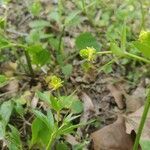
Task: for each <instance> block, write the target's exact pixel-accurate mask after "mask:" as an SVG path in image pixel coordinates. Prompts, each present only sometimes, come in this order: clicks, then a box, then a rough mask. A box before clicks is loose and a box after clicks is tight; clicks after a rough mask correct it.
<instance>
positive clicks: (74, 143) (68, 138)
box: [65, 134, 79, 145]
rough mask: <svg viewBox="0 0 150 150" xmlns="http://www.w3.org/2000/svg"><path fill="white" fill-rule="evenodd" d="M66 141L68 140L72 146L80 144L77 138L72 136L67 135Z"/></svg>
mask: <svg viewBox="0 0 150 150" xmlns="http://www.w3.org/2000/svg"><path fill="white" fill-rule="evenodd" d="M65 140H66V142H68V143H70V144H71V145H77V144H79V142H78V141H77V140H76V138H75V137H74V136H73V135H71V134H67V135H66V136H65Z"/></svg>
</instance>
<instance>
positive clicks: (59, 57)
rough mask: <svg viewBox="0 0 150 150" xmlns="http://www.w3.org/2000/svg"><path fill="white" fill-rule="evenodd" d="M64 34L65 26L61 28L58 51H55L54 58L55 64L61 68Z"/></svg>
mask: <svg viewBox="0 0 150 150" xmlns="http://www.w3.org/2000/svg"><path fill="white" fill-rule="evenodd" d="M64 33H65V25H64V26H63V28H62V32H61V35H60V37H59V44H58V50H57V52H56V53H57V54H56V57H57V62H58V64H59V65H61V66H63V64H64V62H63V60H64V55H63V51H62V47H61V46H62V40H63V35H64Z"/></svg>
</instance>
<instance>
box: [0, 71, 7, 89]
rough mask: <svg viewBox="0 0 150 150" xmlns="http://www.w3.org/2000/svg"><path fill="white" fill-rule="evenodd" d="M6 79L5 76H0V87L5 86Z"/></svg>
mask: <svg viewBox="0 0 150 150" xmlns="http://www.w3.org/2000/svg"><path fill="white" fill-rule="evenodd" d="M7 81H8V78H7V77H6V76H5V75H1V74H0V87H2V86H4V85H6V84H7Z"/></svg>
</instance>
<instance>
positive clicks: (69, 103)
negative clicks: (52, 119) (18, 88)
mask: <svg viewBox="0 0 150 150" xmlns="http://www.w3.org/2000/svg"><path fill="white" fill-rule="evenodd" d="M37 95H38V97H39V98H40V99H41V100H43V101H45V102H46V103H47V104H49V105H50V107H51V108H52V109H54V110H55V111H61V110H62V109H70V111H71V112H72V113H74V114H76V113H81V112H82V111H83V104H82V102H81V101H80V100H79V99H77V98H76V97H75V96H73V95H72V94H71V95H69V96H59V97H54V96H52V95H49V94H48V93H41V92H37Z"/></svg>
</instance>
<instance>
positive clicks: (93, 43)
mask: <svg viewBox="0 0 150 150" xmlns="http://www.w3.org/2000/svg"><path fill="white" fill-rule="evenodd" d="M76 47H77V48H78V49H79V50H81V49H85V48H86V47H93V48H95V49H96V51H100V49H101V45H100V44H99V42H97V40H96V38H95V37H94V36H93V35H92V34H91V33H89V32H85V33H81V34H80V35H79V36H78V37H77V38H76Z"/></svg>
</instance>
